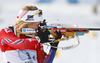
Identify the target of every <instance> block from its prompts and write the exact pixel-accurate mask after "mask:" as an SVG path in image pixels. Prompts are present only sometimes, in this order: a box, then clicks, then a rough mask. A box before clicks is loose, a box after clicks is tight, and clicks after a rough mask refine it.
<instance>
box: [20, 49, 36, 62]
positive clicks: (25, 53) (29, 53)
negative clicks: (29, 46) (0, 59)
mask: <svg viewBox="0 0 100 63" xmlns="http://www.w3.org/2000/svg"><path fill="white" fill-rule="evenodd" d="M18 55H19V58H20V59H21V60H29V61H32V62H34V63H37V53H36V51H34V50H19V51H18Z"/></svg>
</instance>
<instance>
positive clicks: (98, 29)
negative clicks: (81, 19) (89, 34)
mask: <svg viewBox="0 0 100 63" xmlns="http://www.w3.org/2000/svg"><path fill="white" fill-rule="evenodd" d="M88 29H89V30H91V31H100V28H88Z"/></svg>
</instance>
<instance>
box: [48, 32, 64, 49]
mask: <svg viewBox="0 0 100 63" xmlns="http://www.w3.org/2000/svg"><path fill="white" fill-rule="evenodd" d="M56 34H57V37H56V39H55V40H57V39H60V38H61V37H62V34H61V32H60V31H56ZM58 44H59V42H55V43H50V45H51V46H54V47H57V46H58ZM54 47H51V49H53V50H57V48H54Z"/></svg>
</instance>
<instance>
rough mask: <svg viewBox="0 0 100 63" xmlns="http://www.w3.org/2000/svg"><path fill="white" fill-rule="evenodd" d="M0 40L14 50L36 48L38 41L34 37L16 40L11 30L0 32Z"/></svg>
mask: <svg viewBox="0 0 100 63" xmlns="http://www.w3.org/2000/svg"><path fill="white" fill-rule="evenodd" d="M0 38H1V39H2V40H4V43H5V44H7V45H9V46H11V47H13V48H15V49H29V48H32V47H34V48H35V47H36V46H35V45H38V41H37V39H36V37H33V38H29V39H28V38H23V39H21V38H18V37H17V36H16V35H15V34H14V33H13V32H12V30H11V29H9V28H5V29H2V30H1V32H0Z"/></svg>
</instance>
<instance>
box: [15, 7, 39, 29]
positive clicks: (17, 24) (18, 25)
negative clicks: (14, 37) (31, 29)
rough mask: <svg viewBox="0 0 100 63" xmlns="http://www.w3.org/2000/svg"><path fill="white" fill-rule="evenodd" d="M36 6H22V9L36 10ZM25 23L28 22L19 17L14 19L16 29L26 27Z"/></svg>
mask: <svg viewBox="0 0 100 63" xmlns="http://www.w3.org/2000/svg"><path fill="white" fill-rule="evenodd" d="M37 9H38V8H37V7H36V6H24V7H23V8H22V10H27V11H30V10H37ZM27 24H30V23H29V22H24V21H21V20H20V19H16V20H15V27H16V31H21V30H22V28H25V27H27Z"/></svg>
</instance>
